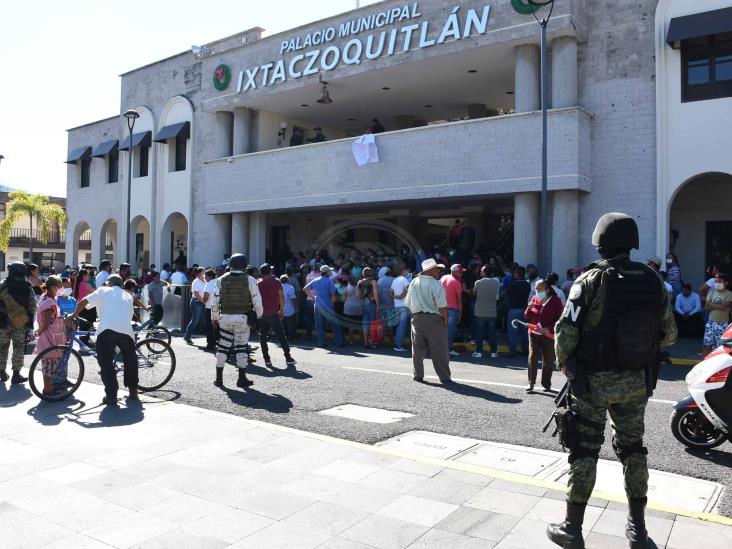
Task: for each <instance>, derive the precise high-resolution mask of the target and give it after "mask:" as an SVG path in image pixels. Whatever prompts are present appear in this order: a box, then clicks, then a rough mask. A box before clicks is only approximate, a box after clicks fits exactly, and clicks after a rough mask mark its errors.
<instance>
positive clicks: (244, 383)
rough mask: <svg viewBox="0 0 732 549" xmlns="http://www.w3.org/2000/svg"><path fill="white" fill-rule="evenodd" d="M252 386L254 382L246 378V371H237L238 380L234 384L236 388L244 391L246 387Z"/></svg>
mask: <svg viewBox="0 0 732 549" xmlns="http://www.w3.org/2000/svg"><path fill="white" fill-rule="evenodd" d="M252 385H254V382H253V381H252V380H251V379H249V378H248V377H247V372H246V370H241V369H240V370H239V379H238V380H237V382H236V386H237V387H241V388H242V389H246V388H247V387H251V386H252Z"/></svg>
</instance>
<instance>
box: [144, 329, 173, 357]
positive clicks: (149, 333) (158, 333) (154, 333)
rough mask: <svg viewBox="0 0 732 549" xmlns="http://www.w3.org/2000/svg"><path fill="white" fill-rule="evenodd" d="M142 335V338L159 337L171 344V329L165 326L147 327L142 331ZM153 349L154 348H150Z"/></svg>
mask: <svg viewBox="0 0 732 549" xmlns="http://www.w3.org/2000/svg"><path fill="white" fill-rule="evenodd" d="M140 337H141V338H142V339H159V340H161V341H165V343H167V344H168V345H170V341H171V337H170V330H168V329H167V328H165V327H164V326H153V327H151V328H145V329H144V330H141V331H140ZM150 350H151V351H152V350H153V349H150Z"/></svg>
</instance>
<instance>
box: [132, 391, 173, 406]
mask: <svg viewBox="0 0 732 549" xmlns="http://www.w3.org/2000/svg"><path fill="white" fill-rule="evenodd" d="M140 394H141V395H149V396H151V397H153V398H156V399H158V400H162V401H164V402H173V401H175V400H178V399H179V398H180V397H181V394H180V393H179V392H178V391H173V390H171V389H158V390H157V391H144V392H142V391H140ZM146 404H155V402H146Z"/></svg>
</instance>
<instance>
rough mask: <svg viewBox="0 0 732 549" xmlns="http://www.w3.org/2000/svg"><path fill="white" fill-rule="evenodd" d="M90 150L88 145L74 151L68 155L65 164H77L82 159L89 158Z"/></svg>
mask: <svg viewBox="0 0 732 549" xmlns="http://www.w3.org/2000/svg"><path fill="white" fill-rule="evenodd" d="M91 152H92V148H91V147H90V146H89V145H85V146H84V147H79V148H78V149H74V150H73V151H71V152H70V153H69V157H68V158H67V159H66V163H67V164H73V163H74V162H78V161H79V160H81V159H82V158H89V157H90V156H91Z"/></svg>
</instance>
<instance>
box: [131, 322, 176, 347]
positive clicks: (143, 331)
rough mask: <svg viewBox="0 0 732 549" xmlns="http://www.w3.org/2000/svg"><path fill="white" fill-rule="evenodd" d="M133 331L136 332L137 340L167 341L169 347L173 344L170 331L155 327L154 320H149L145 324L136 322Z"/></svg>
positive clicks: (158, 326)
mask: <svg viewBox="0 0 732 549" xmlns="http://www.w3.org/2000/svg"><path fill="white" fill-rule="evenodd" d="M132 331H134V332H135V339H138V338H142V339H158V340H161V341H165V343H167V344H168V345H170V342H171V339H172V338H171V335H170V330H168V329H167V328H166V327H165V326H160V325H153V320H152V318H148V319H147V320H146V321H145V322H143V323H139V322H135V323H133V325H132Z"/></svg>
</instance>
